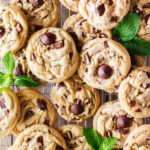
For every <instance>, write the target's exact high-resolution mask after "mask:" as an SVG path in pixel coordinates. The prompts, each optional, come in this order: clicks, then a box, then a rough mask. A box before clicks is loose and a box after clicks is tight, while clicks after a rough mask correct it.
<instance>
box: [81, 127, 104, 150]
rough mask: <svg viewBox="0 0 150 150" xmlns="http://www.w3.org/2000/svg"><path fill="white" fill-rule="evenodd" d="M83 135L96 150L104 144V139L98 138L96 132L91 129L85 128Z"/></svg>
mask: <svg viewBox="0 0 150 150" xmlns="http://www.w3.org/2000/svg"><path fill="white" fill-rule="evenodd" d="M83 135H84V137H85V139H86V141H87V143H88V144H89V145H90V146H91V147H92V148H93V149H94V150H98V149H99V147H100V145H101V144H102V143H103V138H102V137H100V136H98V135H97V133H96V131H95V130H93V129H91V128H83Z"/></svg>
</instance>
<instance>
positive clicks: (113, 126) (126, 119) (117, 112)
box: [93, 100, 143, 148]
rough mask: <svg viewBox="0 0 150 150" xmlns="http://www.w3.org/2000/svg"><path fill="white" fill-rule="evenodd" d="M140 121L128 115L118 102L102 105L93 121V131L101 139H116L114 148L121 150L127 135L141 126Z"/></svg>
mask: <svg viewBox="0 0 150 150" xmlns="http://www.w3.org/2000/svg"><path fill="white" fill-rule="evenodd" d="M142 123H143V120H142V119H136V118H133V117H131V116H130V115H128V114H127V113H126V112H125V111H124V110H123V109H122V108H121V106H120V103H119V101H118V100H115V101H112V102H107V103H105V104H103V105H102V106H101V107H100V108H99V110H98V111H97V113H96V115H95V116H94V120H93V127H94V129H95V130H96V131H97V132H98V133H99V134H100V135H101V136H102V137H103V138H108V137H116V138H117V142H116V144H115V146H114V148H122V147H123V144H124V142H125V140H126V139H127V137H128V135H129V133H130V132H131V131H132V130H133V129H134V128H135V127H138V126H140V125H142Z"/></svg>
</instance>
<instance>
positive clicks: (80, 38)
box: [63, 14, 112, 50]
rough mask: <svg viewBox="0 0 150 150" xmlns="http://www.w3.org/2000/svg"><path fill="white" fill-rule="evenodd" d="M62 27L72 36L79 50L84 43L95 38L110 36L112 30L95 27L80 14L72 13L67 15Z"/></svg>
mask: <svg viewBox="0 0 150 150" xmlns="http://www.w3.org/2000/svg"><path fill="white" fill-rule="evenodd" d="M63 29H64V30H66V31H67V32H68V33H69V34H70V35H71V36H72V37H73V39H74V41H75V43H76V45H77V49H79V50H80V49H81V48H82V46H83V45H84V44H85V43H87V42H88V41H90V40H93V39H95V38H112V32H111V31H110V30H108V31H101V30H97V29H95V28H94V27H93V26H92V25H90V24H89V23H88V21H87V19H84V18H83V17H82V16H81V15H80V14H74V15H72V16H70V17H68V19H67V20H66V21H65V23H64V25H63Z"/></svg>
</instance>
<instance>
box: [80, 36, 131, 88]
mask: <svg viewBox="0 0 150 150" xmlns="http://www.w3.org/2000/svg"><path fill="white" fill-rule="evenodd" d="M130 67H131V60H130V56H129V54H128V52H127V51H126V49H125V48H124V47H123V46H122V45H121V44H120V43H117V42H115V41H113V40H111V39H107V38H102V39H95V40H92V41H90V42H88V43H86V44H85V45H84V46H83V48H82V52H81V61H80V65H79V68H78V72H79V75H80V77H81V78H82V79H83V81H84V82H86V83H87V84H88V85H89V86H91V87H93V88H97V89H102V90H108V89H112V88H116V89H117V88H118V86H119V85H120V83H121V81H122V80H123V79H124V78H125V77H126V76H127V74H128V72H129V70H130Z"/></svg>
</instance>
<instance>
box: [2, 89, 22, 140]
mask: <svg viewBox="0 0 150 150" xmlns="http://www.w3.org/2000/svg"><path fill="white" fill-rule="evenodd" d="M19 116H20V104H19V100H18V97H17V96H16V94H15V93H14V91H13V90H11V89H10V88H6V89H5V90H4V91H3V92H2V93H1V94H0V137H4V136H6V135H7V134H9V133H10V132H11V131H12V129H13V128H14V127H15V125H16V123H17V121H18V119H19Z"/></svg>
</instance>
